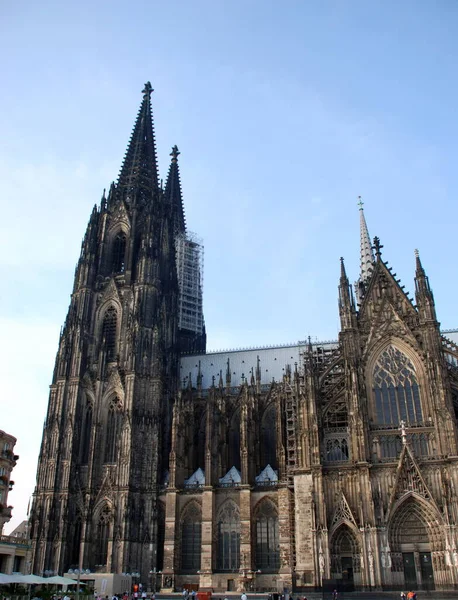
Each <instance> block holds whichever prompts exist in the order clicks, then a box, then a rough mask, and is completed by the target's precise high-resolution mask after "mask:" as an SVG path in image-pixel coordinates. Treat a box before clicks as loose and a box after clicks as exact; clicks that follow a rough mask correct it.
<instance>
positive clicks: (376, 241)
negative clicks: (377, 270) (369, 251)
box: [374, 236, 383, 258]
mask: <svg viewBox="0 0 458 600" xmlns="http://www.w3.org/2000/svg"><path fill="white" fill-rule="evenodd" d="M382 248H383V246H382V244H381V243H380V238H379V237H377V236H375V238H374V250H375V255H376V256H377V257H378V258H380V256H382Z"/></svg>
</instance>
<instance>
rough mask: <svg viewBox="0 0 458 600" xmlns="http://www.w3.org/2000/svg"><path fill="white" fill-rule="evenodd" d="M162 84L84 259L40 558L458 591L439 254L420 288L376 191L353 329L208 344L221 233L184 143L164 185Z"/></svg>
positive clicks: (167, 572)
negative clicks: (213, 248)
mask: <svg viewBox="0 0 458 600" xmlns="http://www.w3.org/2000/svg"><path fill="white" fill-rule="evenodd" d="M151 92H152V88H151V85H150V84H149V83H147V84H146V85H145V88H144V90H143V99H142V102H141V106H140V110H139V113H138V116H137V119H136V122H135V126H134V129H133V133H132V136H131V139H130V141H129V144H128V148H127V152H126V155H125V158H124V161H123V164H122V167H121V171H120V174H119V177H118V180H117V183H113V184H112V185H111V187H110V189H109V191H108V193H107V194H105V192H104V194H103V196H102V199H101V202H100V203H99V204H97V205H96V206H94V208H93V210H92V213H91V215H90V218H89V223H88V226H87V230H86V233H85V235H84V239H83V242H82V246H81V254H80V257H79V259H78V263H77V266H76V271H75V280H74V286H73V291H72V294H71V301H70V307H69V310H68V315H67V318H66V320H65V324H64V326H63V328H62V331H61V335H60V341H59V347H58V351H57V356H56V362H55V368H54V373H53V378H52V384H51V388H50V398H49V405H48V409H47V415H46V420H45V426H44V431H43V441H42V445H41V450H40V456H39V462H38V472H37V483H36V489H35V493H34V501H33V508H32V513H31V537H32V544H33V572H35V573H40V572H43V571H44V570H53V571H58V572H59V573H63V572H67V571H68V570H69V569H74V568H88V569H90V570H91V571H92V572H99V573H106V574H120V573H128V572H138V573H139V574H140V581H142V582H143V585H144V586H147V587H148V589H159V588H160V589H162V590H163V591H164V590H165V591H172V590H181V589H183V588H185V587H186V588H188V589H192V588H194V589H197V588H200V589H209V590H210V589H212V590H214V591H219V592H222V591H226V590H228V591H230V590H234V591H240V590H247V591H248V590H259V591H267V590H269V591H277V590H281V591H283V590H285V589H288V590H304V591H305V590H307V589H317V588H320V587H321V586H322V585H323V583H325V582H327V581H334V582H335V581H337V582H342V583H345V584H347V585H348V586H351V587H353V588H355V589H400V588H406V587H412V588H416V589H432V588H436V589H450V588H453V587H454V586H455V585H457V584H458V529H457V526H458V497H457V490H458V429H457V418H458V366H457V365H458V345H456V344H455V342H458V335H457V333H458V332H455V331H451V332H441V330H440V327H439V322H438V320H437V316H436V310H435V304H434V297H433V293H432V290H431V288H430V284H429V281H428V277H427V275H426V273H425V270H424V268H423V266H422V263H421V260H420V256H419V254H418V252H416V253H415V260H414V261H412V263H413V265H412V267H413V268H415V298H414V299H412V298H409V296H408V295H407V294H406V293H405V291H404V287H403V286H402V285H401V283H400V281H399V280H398V279H396V276H395V274H394V273H393V272H392V268H391V267H390V266H389V265H388V264H387V262H385V260H384V257H383V255H382V245H381V243H380V240H379V239H378V238H375V240H374V242H373V243H371V241H370V238H369V234H368V229H367V225H366V220H365V216H364V212H363V207H362V204H361V205H360V212H359V214H360V226H361V248H360V250H361V271H360V277H359V280H358V282H357V283H356V284H355V286H354V288H353V286H352V285H351V284H350V283H349V280H348V277H347V275H346V272H345V265H344V261H343V259H341V264H340V280H339V282H338V307H339V314H340V322H341V329H340V333H339V335H338V339H337V340H335V341H331V342H323V343H319V342H313V343H312V342H311V341H310V340H305V341H301V342H298V343H296V344H292V345H285V346H281V347H271V348H260V349H254V350H253V349H249V350H238V351H226V352H209V353H207V352H206V332H205V324H204V319H203V310H202V277H203V273H202V264H203V263H202V253H203V247H202V244H201V242H200V240H199V239H198V238H197V237H196V236H195V235H194V234H191V233H190V232H188V231H187V228H186V223H185V218H184V209H183V202H182V190H181V183H180V176H179V168H178V155H179V152H178V148H177V147H176V146H174V147H173V149H172V153H171V164H170V168H169V171H168V176H167V179H166V182H165V185H163V184H162V183H161V182H160V179H159V174H158V168H157V159H156V146H155V135H154V128H153V119H152V110H151ZM412 270H413V269H412ZM336 283H337V282H336ZM353 289H354V293H353ZM454 340H455V341H454Z"/></svg>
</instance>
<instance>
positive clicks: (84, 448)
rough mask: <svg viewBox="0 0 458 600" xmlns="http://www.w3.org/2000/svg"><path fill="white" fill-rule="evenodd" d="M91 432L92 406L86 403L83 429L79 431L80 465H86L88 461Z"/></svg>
mask: <svg viewBox="0 0 458 600" xmlns="http://www.w3.org/2000/svg"><path fill="white" fill-rule="evenodd" d="M91 432H92V404H90V403H89V402H88V403H87V406H86V409H85V411H84V417H83V427H82V430H81V464H82V465H87V463H88V460H89V448H90V445H91Z"/></svg>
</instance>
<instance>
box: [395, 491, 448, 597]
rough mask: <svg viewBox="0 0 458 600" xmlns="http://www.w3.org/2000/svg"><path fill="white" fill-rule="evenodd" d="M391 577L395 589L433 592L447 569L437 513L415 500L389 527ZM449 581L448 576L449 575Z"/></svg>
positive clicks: (400, 510)
mask: <svg viewBox="0 0 458 600" xmlns="http://www.w3.org/2000/svg"><path fill="white" fill-rule="evenodd" d="M388 535H389V544H390V549H391V558H392V561H391V562H392V566H391V571H392V577H393V583H394V584H395V585H400V586H403V587H405V588H411V589H434V588H435V583H436V577H438V578H439V580H441V579H443V574H442V576H439V572H440V571H444V569H447V567H446V565H445V532H444V531H443V529H442V528H441V526H440V523H439V522H438V519H437V516H436V515H435V511H434V510H433V509H432V508H430V507H428V506H427V505H426V504H425V502H423V501H422V500H418V499H416V498H414V497H413V496H410V497H409V498H407V499H406V500H405V501H404V502H403V503H402V504H401V505H400V506H399V508H398V509H397V510H396V512H395V513H394V515H393V517H392V519H391V521H390V526H389V533H388ZM446 578H447V575H446Z"/></svg>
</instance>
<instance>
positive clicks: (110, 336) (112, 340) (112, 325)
mask: <svg viewBox="0 0 458 600" xmlns="http://www.w3.org/2000/svg"><path fill="white" fill-rule="evenodd" d="M117 323H118V314H117V312H116V309H115V308H114V307H113V306H110V308H109V309H108V310H107V312H106V313H105V317H104V319H103V327H102V343H103V346H104V348H105V352H106V358H107V360H108V361H110V360H114V359H115V356H116V327H117Z"/></svg>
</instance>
